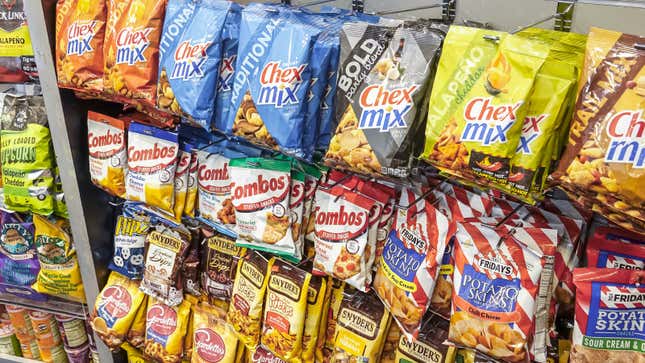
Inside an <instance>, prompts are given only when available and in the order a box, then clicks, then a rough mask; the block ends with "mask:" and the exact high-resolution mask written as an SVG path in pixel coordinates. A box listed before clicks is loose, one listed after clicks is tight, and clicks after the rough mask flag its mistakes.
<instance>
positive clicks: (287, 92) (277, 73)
mask: <svg viewBox="0 0 645 363" xmlns="http://www.w3.org/2000/svg"><path fill="white" fill-rule="evenodd" d="M305 68H307V64H301V65H298V66H293V67H284V68H281V67H280V62H269V63H268V64H267V65H265V66H264V68H263V69H262V74H261V75H260V97H259V98H258V101H257V102H256V103H257V104H258V105H274V106H275V107H283V106H287V105H295V104H298V103H299V102H300V100H299V99H298V94H297V93H298V89H299V88H300V85H301V84H302V73H303V71H304V70H305Z"/></svg>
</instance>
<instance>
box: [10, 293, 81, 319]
mask: <svg viewBox="0 0 645 363" xmlns="http://www.w3.org/2000/svg"><path fill="white" fill-rule="evenodd" d="M0 304H11V305H17V306H22V307H24V308H27V309H30V310H40V311H44V312H46V313H52V314H58V315H65V316H69V317H73V318H77V319H83V320H85V319H86V316H87V315H86V314H87V312H88V310H87V305H85V304H81V303H76V302H72V301H67V300H62V299H54V298H52V299H50V300H47V301H37V300H31V299H27V298H24V297H20V296H16V295H12V294H6V293H0Z"/></svg>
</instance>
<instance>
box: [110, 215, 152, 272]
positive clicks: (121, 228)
mask: <svg viewBox="0 0 645 363" xmlns="http://www.w3.org/2000/svg"><path fill="white" fill-rule="evenodd" d="M149 230H150V225H149V224H148V223H147V222H145V221H144V220H142V219H141V218H133V217H130V216H127V213H124V215H120V216H118V217H117V220H116V226H115V227H114V256H113V257H112V260H111V261H110V264H109V265H108V268H109V269H110V270H112V271H115V272H118V273H120V274H121V275H123V276H126V277H128V278H130V279H135V280H140V279H141V278H143V253H144V248H145V242H146V236H147V235H148V231H149Z"/></svg>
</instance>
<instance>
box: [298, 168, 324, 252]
mask: <svg viewBox="0 0 645 363" xmlns="http://www.w3.org/2000/svg"><path fill="white" fill-rule="evenodd" d="M302 166H303V168H304V169H305V195H304V198H305V200H304V210H303V212H302V229H301V231H300V233H301V234H302V235H303V237H304V239H305V257H307V258H309V257H313V255H311V256H310V255H309V254H308V253H307V250H308V247H307V246H313V244H314V229H315V228H314V225H315V223H314V222H315V218H314V215H313V207H314V198H315V196H316V190H317V189H318V184H319V182H320V179H321V178H322V172H321V171H320V169H318V168H316V167H314V166H311V165H309V164H306V163H303V164H302Z"/></svg>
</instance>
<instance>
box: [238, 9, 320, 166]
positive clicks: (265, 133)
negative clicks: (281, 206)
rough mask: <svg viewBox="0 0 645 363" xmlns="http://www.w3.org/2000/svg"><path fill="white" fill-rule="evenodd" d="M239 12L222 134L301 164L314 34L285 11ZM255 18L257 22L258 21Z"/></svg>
mask: <svg viewBox="0 0 645 363" xmlns="http://www.w3.org/2000/svg"><path fill="white" fill-rule="evenodd" d="M265 9H266V10H264V11H258V9H253V10H251V11H247V10H248V8H247V9H245V10H243V11H242V22H241V27H240V41H239V48H238V49H239V52H238V59H237V66H236V73H235V80H234V83H233V92H232V97H231V103H232V105H233V108H234V109H235V112H230V113H229V116H228V117H229V121H228V125H227V128H228V129H229V130H230V131H231V132H232V133H233V134H234V135H236V136H241V137H243V138H245V139H247V140H249V141H251V142H253V143H255V144H259V145H262V146H264V147H268V148H271V149H277V150H280V151H282V152H284V153H286V154H290V155H293V156H296V157H299V158H304V157H305V155H306V153H305V148H304V145H303V138H302V135H303V130H304V127H305V119H306V106H307V102H306V98H307V92H308V89H309V85H310V81H311V65H310V64H309V62H310V57H311V52H312V47H313V44H314V43H315V42H316V39H317V38H318V35H319V34H320V29H319V28H317V27H316V26H314V25H312V24H308V23H307V22H303V21H302V20H301V19H299V17H297V16H295V15H294V13H293V12H292V11H290V10H288V9H274V10H272V9H271V8H269V7H266V8H265ZM258 18H259V19H258Z"/></svg>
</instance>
